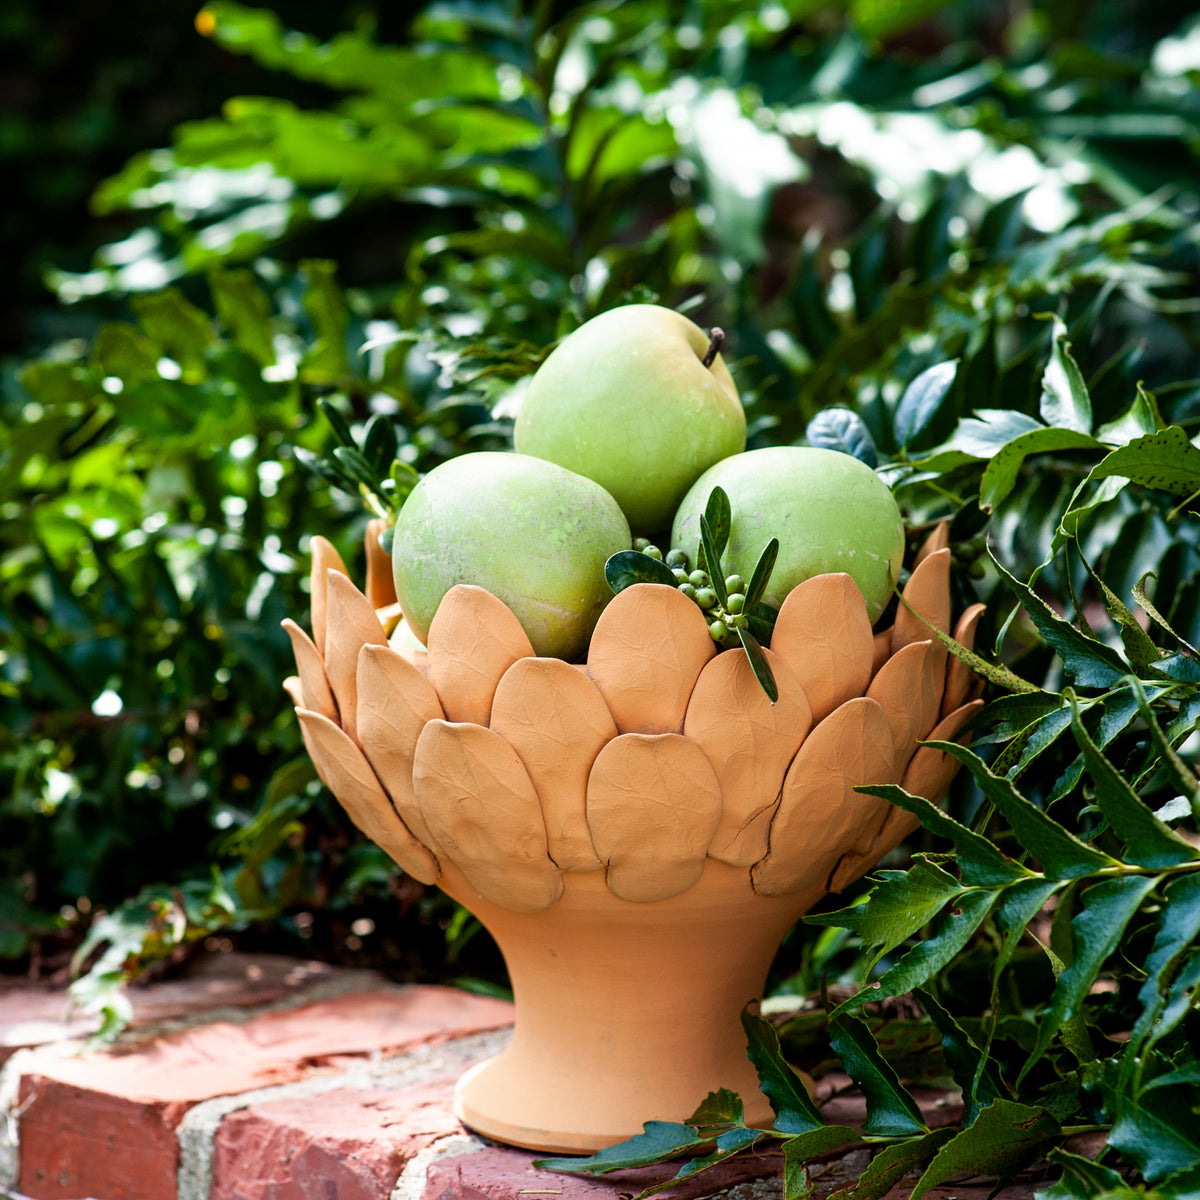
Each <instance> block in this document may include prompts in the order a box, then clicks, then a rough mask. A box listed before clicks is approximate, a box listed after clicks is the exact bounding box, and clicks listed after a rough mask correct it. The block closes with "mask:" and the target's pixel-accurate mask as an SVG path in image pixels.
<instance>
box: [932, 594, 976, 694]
mask: <svg viewBox="0 0 1200 1200" xmlns="http://www.w3.org/2000/svg"><path fill="white" fill-rule="evenodd" d="M983 612H984V606H983V605H982V604H972V605H971V606H970V608H968V609H967V610H966V611H965V612H964V613H963V615H962V616H961V617H959V618H958V624H957V625H955V626H954V640H955V641H956V642H958V644H959V645H960V646H962V647H963V648H964V649H967V650H973V649H974V648H975V630H976V629H977V628H978V627H979V619H980V617H982V616H983ZM982 687H983V680H982V679H980V677H979V676H978V675H976V674H975V672H974V671H972V670H971V668H970V667H968V666H967V664H966V663H964V662H963V661H962V659H960V658H955V657H953V656H951V658H950V661H949V663H948V664H947V666H946V694H945V695H944V696H943V697H942V715H943V716H947V715H948V714H949V713H951V712H953V711H954V710H955V709H956V708H959V707H960V706H961V705H963V704H965V703H966V702H967V701H968V700H969V699H971V697H972V696H973V695H978V694H979V691H978V689H981V688H982Z"/></svg>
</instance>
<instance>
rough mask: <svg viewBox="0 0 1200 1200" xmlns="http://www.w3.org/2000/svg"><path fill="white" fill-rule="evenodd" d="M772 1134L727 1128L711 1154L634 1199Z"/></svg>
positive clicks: (705, 1167) (682, 1168) (650, 1194)
mask: <svg viewBox="0 0 1200 1200" xmlns="http://www.w3.org/2000/svg"><path fill="white" fill-rule="evenodd" d="M770 1136H771V1135H770V1134H769V1133H766V1132H764V1131H763V1130H761V1129H746V1128H741V1129H726V1130H725V1132H724V1133H721V1134H718V1135H717V1137H716V1139H715V1142H716V1146H715V1149H714V1150H713V1151H712V1153H711V1154H704V1155H701V1156H699V1157H698V1158H693V1159H691V1160H689V1161H688V1162H685V1163H684V1164H683V1166H681V1167H680V1168H679V1170H678V1171H676V1172H675V1174H674V1175H673V1176H672V1177H671V1178H670V1179H664V1180H663V1181H662V1183H658V1184H655V1185H654V1186H653V1187H648V1188H647V1189H646V1190H645V1191H644V1192H639V1193H638V1194H637V1196H635V1197H634V1200H645V1197H647V1196H653V1195H655V1194H656V1193H657V1192H661V1191H665V1190H666V1189H667V1188H669V1187H672V1186H673V1185H675V1184H676V1183H680V1182H681V1181H683V1180H684V1179H691V1178H693V1177H694V1176H696V1175H699V1174H700V1173H701V1172H702V1171H707V1170H708V1169H709V1168H710V1167H715V1166H716V1165H717V1164H718V1163H722V1162H724V1161H725V1160H726V1159H727V1158H732V1157H733V1156H734V1155H735V1154H740V1153H741V1152H742V1151H743V1150H747V1149H749V1148H750V1147H751V1146H753V1145H756V1144H757V1143H758V1142H761V1141H764V1140H765V1139H766V1138H769V1137H770Z"/></svg>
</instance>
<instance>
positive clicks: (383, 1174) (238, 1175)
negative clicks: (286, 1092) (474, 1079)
mask: <svg viewBox="0 0 1200 1200" xmlns="http://www.w3.org/2000/svg"><path fill="white" fill-rule="evenodd" d="M455 1078H456V1076H455V1075H446V1076H443V1077H441V1078H439V1079H437V1080H433V1081H430V1082H428V1083H425V1084H422V1085H419V1086H416V1087H410V1088H402V1089H395V1090H385V1089H381V1088H372V1089H366V1088H353V1089H352V1088H344V1089H339V1090H337V1091H332V1092H325V1093H324V1094H322V1095H321V1096H320V1097H298V1098H294V1099H288V1100H276V1101H267V1102H265V1103H262V1104H256V1105H254V1106H252V1107H250V1108H247V1109H243V1110H241V1111H240V1112H236V1113H232V1114H231V1115H230V1116H228V1117H226V1118H225V1120H224V1121H223V1122H222V1124H221V1128H220V1130H219V1131H218V1133H217V1138H216V1144H215V1150H214V1155H213V1170H212V1180H213V1187H212V1200H326V1198H327V1197H329V1196H336V1197H337V1200H386V1197H387V1196H388V1195H389V1194H390V1193H391V1191H392V1189H393V1188H394V1187H395V1185H396V1181H397V1179H398V1178H399V1177H400V1173H401V1171H403V1169H404V1167H405V1165H406V1164H407V1163H408V1162H409V1161H410V1160H411V1159H412V1158H413V1157H414V1156H415V1155H417V1154H418V1153H420V1152H421V1151H422V1150H423V1149H425V1147H427V1146H430V1145H432V1144H433V1143H434V1142H436V1141H438V1140H439V1139H441V1138H445V1137H449V1136H450V1135H452V1134H456V1133H461V1132H462V1126H461V1125H459V1123H458V1121H457V1120H456V1119H455V1117H454V1115H453V1113H452V1112H451V1100H452V1095H453V1089H454V1081H455Z"/></svg>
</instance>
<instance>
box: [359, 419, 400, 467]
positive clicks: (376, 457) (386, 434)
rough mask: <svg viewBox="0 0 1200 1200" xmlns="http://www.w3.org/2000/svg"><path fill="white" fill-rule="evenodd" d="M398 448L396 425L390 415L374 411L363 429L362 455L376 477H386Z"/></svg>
mask: <svg viewBox="0 0 1200 1200" xmlns="http://www.w3.org/2000/svg"><path fill="white" fill-rule="evenodd" d="M397 449H398V446H397V441H396V426H395V423H394V422H393V421H392V419H391V417H385V416H383V415H382V414H380V413H376V414H375V415H374V416H373V417H372V418H371V419H370V420H369V421H368V422H367V427H366V428H365V429H364V430H363V438H362V452H363V457H364V458H365V459H366V460H367V462H368V463H369V464H370V467H371V473H372V475H373V476H374V477H375V478H376V479H386V478H387V477H388V473H389V472H390V471H391V469H392V463H393V462H394V461H395V458H396V451H397Z"/></svg>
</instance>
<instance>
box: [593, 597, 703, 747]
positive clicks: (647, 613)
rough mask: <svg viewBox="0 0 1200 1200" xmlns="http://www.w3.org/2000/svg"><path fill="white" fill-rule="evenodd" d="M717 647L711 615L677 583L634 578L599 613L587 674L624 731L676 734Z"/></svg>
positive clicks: (681, 725)
mask: <svg viewBox="0 0 1200 1200" xmlns="http://www.w3.org/2000/svg"><path fill="white" fill-rule="evenodd" d="M714 654H716V647H715V646H714V645H713V640H712V638H711V637H710V636H709V632H708V622H707V621H705V619H704V614H703V613H702V612H701V611H700V609H699V608H697V607H696V605H695V604H694V603H692V601H691V600H689V599H688V598H687V597H686V596H684V595H682V594H681V593H680V592H677V591H676V590H675V589H674V588H668V587H661V586H658V585H655V584H652V583H635V584H634V585H633V586H632V587H628V588H626V589H625V590H624V591H622V592H621V593H619V594H618V595H617V596H616V597H614V598H613V600H611V601H610V602H609V604H608V606H607V607H606V608H605V610H604V611H603V612H602V613H601V614H600V620H599V621H597V623H596V628H595V631H594V632H593V633H592V642H591V646H590V647H589V649H588V659H587V665H588V674H589V675H590V676H591V678H592V679H593V680H594V681H595V684H596V686H597V687H598V688H599V689H600V694H601V695H602V696H603V697H604V701H605V703H606V704H607V705H608V708H609V711H610V712H611V713H612V715H613V720H614V721H615V722H616V725H617V728H618V729H619V730H620V731H621V732H622V733H678V732H679V731H680V730H681V729H683V718H684V714H685V713H686V712H687V705H688V700H689V698H690V697H691V694H692V688H693V687H694V686H695V684H696V679H697V677H698V676H699V674H700V671H701V669H702V668H703V666H704V664H705V663H706V662H708V660H709V659H710V658H712V657H713V655H714Z"/></svg>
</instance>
